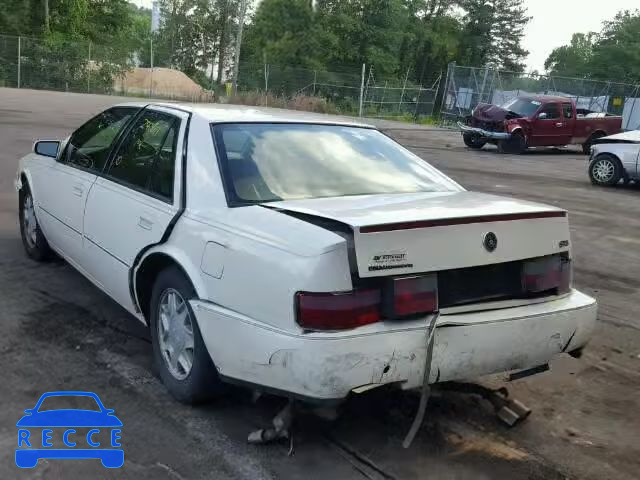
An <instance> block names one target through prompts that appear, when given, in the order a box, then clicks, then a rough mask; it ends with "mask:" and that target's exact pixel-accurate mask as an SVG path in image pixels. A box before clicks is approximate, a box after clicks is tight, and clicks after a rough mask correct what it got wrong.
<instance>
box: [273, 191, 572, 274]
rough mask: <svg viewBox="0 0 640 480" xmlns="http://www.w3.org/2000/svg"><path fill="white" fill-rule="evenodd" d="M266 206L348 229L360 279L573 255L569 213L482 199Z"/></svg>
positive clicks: (456, 196)
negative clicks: (570, 247)
mask: <svg viewBox="0 0 640 480" xmlns="http://www.w3.org/2000/svg"><path fill="white" fill-rule="evenodd" d="M266 206H268V207H270V208H275V209H278V210H282V211H287V212H294V213H297V214H303V215H310V216H313V217H318V218H322V219H329V220H332V221H336V222H339V223H341V224H346V225H348V226H349V227H351V229H352V230H353V249H354V254H355V260H356V262H355V263H356V268H357V273H358V275H359V276H360V277H380V276H389V275H405V274H411V273H419V272H431V271H440V270H451V269H458V268H466V267H473V266H481V265H489V264H494V263H504V262H512V261H516V260H521V259H526V258H534V257H541V256H545V255H551V254H556V253H559V252H563V251H568V250H569V228H568V221H567V214H566V212H565V211H564V210H562V209H559V208H556V207H552V206H547V205H542V204H538V203H533V202H528V201H523V200H517V199H513V198H508V197H500V196H496V195H489V194H484V193H475V192H434V193H412V194H393V195H387V194H383V195H361V196H353V197H332V198H318V199H306V200H286V201H280V202H271V203H269V204H268V205H266Z"/></svg>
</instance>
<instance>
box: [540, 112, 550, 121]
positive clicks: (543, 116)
mask: <svg viewBox="0 0 640 480" xmlns="http://www.w3.org/2000/svg"><path fill="white" fill-rule="evenodd" d="M547 117H549V115H547V114H546V112H540V113H539V114H538V120H546V119H547Z"/></svg>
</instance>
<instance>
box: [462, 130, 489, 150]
mask: <svg viewBox="0 0 640 480" xmlns="http://www.w3.org/2000/svg"><path fill="white" fill-rule="evenodd" d="M462 141H463V142H464V144H465V145H466V146H467V147H469V148H473V149H474V150H480V149H481V148H482V147H484V146H485V145H486V144H487V141H486V140H485V139H484V138H482V137H481V136H480V135H475V134H473V133H463V134H462Z"/></svg>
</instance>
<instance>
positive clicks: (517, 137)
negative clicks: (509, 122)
mask: <svg viewBox="0 0 640 480" xmlns="http://www.w3.org/2000/svg"><path fill="white" fill-rule="evenodd" d="M526 150H527V139H526V138H524V135H523V134H522V132H515V133H513V134H512V135H511V137H510V138H509V139H507V140H500V141H499V142H498V151H499V152H500V153H513V154H516V155H520V154H521V153H524V152H525V151H526Z"/></svg>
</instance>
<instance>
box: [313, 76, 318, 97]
mask: <svg viewBox="0 0 640 480" xmlns="http://www.w3.org/2000/svg"><path fill="white" fill-rule="evenodd" d="M317 81H318V71H317V70H314V71H313V96H314V97H315V96H316V82H317Z"/></svg>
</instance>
